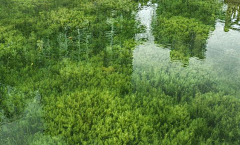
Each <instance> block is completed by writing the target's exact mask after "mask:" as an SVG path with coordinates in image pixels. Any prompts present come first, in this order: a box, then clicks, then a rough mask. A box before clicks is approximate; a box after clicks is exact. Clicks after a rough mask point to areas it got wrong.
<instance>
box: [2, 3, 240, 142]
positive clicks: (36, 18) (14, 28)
mask: <svg viewBox="0 0 240 145" xmlns="http://www.w3.org/2000/svg"><path fill="white" fill-rule="evenodd" d="M205 1H206V0H205ZM145 2H146V1H145ZM166 3H167V2H166ZM209 3H211V5H210V6H209V5H208V3H207V4H206V3H204V1H198V2H194V4H195V5H196V6H195V7H199V5H200V6H201V5H204V6H205V5H207V6H209V7H207V8H206V10H205V9H204V10H205V11H206V12H208V13H207V14H206V15H208V16H209V14H211V16H212V17H211V18H206V17H198V16H196V17H193V16H189V13H186V14H185V13H184V14H182V15H178V16H173V15H175V14H176V13H175V12H172V13H171V14H167V15H169V16H166V17H165V14H163V15H159V18H158V20H156V22H155V23H154V29H155V32H154V34H155V35H156V38H157V40H156V41H157V42H159V43H160V44H164V45H165V44H168V43H173V41H175V42H176V43H174V45H175V46H176V47H178V46H179V47H178V48H176V49H174V50H172V51H173V52H174V51H176V52H174V54H171V57H174V58H176V59H182V57H181V55H182V54H184V55H186V57H187V58H186V59H189V57H192V56H196V57H199V58H204V56H203V55H199V51H200V50H199V49H200V48H201V49H203V48H202V46H203V45H205V43H206V39H207V37H208V32H209V30H210V29H212V28H213V25H214V24H213V23H214V20H215V16H214V14H215V13H216V12H215V11H217V10H216V9H218V5H217V4H216V5H215V3H214V4H212V3H213V1H211V2H209ZM137 5H138V3H137V2H136V1H133V0H92V1H88V0H62V1H56V0H2V1H1V5H0V11H1V13H0V18H1V21H0V74H1V75H0V115H1V118H0V124H1V127H0V144H5V145H12V144H13V145H15V144H16V145H21V144H23V145H27V144H29V145H55V144H60V145H61V144H62V145H65V144H70V145H75V144H100V145H101V144H143V145H145V144H169V145H175V144H176V145H177V144H239V143H240V140H239V139H240V128H239V122H240V108H239V106H240V100H239V98H237V97H236V90H237V88H235V87H236V86H235V87H234V86H229V85H226V84H225V83H221V81H219V83H218V84H215V82H216V81H215V80H219V78H213V79H209V74H211V72H210V71H209V70H208V69H207V68H205V69H198V66H195V68H193V69H191V68H188V69H186V70H185V68H184V67H181V65H176V64H172V65H171V66H167V65H164V64H155V63H151V64H150V66H149V65H145V66H141V65H140V63H143V62H137V63H136V64H135V66H134V67H135V68H136V69H134V70H133V64H132V62H133V58H132V57H133V49H134V48H135V47H136V45H137V42H135V40H134V36H135V34H136V33H139V32H140V31H141V30H139V29H137V28H138V27H136V26H137V25H139V24H138V22H136V20H135V19H134V18H135V15H134V14H135V13H136V11H135V10H136V8H137ZM166 6H170V5H166ZM172 6H173V8H171V9H174V8H175V5H172ZM184 6H185V5H183V6H182V7H184ZM189 6H190V7H193V5H192V3H189ZM211 6H214V7H211ZM200 8H203V7H200ZM161 9H162V8H161V7H159V10H158V11H162V12H163V11H165V10H161ZM182 10H184V9H182ZM196 13H197V14H199V13H202V11H197V12H196ZM206 20H207V21H206ZM158 22H161V24H159V23H158ZM169 23H171V25H170V24H169ZM167 27H171V28H168V29H165V28H167ZM157 28H159V29H157ZM173 28H174V29H175V31H174V32H172V31H171V29H173ZM178 28H179V30H178ZM189 28H191V34H190V32H186V34H185V33H182V31H184V30H185V29H189ZM180 29H181V30H180ZM173 33H174V34H173ZM157 34H159V36H157ZM166 34H168V35H166ZM165 35H166V36H169V37H171V38H169V39H168V38H166V39H160V38H162V37H163V36H164V37H165ZM190 35H191V36H192V35H194V40H193V41H194V44H193V45H191V46H192V47H193V48H194V49H193V50H192V55H189V52H188V51H189V50H186V49H185V48H186V46H189V44H188V41H189V40H190V39H192V38H188V36H190ZM182 40H183V41H182ZM174 45H173V46H174ZM195 49H196V50H195ZM179 50H182V51H184V53H182V52H178V51H179ZM185 51H187V52H185ZM195 51H196V52H195ZM201 51H202V50H201ZM146 61H147V60H146ZM151 66H154V67H151ZM149 68H151V69H149ZM196 69H197V70H198V72H195V70H196ZM179 70H183V71H180V72H179ZM176 72H179V73H176ZM213 75H214V74H213ZM177 76H180V77H179V78H178V77H177ZM210 76H212V75H210ZM186 78H187V79H186ZM239 80H240V79H239Z"/></svg>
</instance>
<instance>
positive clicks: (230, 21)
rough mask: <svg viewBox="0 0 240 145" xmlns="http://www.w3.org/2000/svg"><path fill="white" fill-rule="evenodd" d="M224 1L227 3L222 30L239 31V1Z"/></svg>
mask: <svg viewBox="0 0 240 145" xmlns="http://www.w3.org/2000/svg"><path fill="white" fill-rule="evenodd" d="M224 2H225V3H226V4H227V11H226V16H225V27H224V31H225V32H228V31H229V29H233V30H238V31H240V21H239V20H240V13H239V12H240V2H239V1H237V0H225V1H224Z"/></svg>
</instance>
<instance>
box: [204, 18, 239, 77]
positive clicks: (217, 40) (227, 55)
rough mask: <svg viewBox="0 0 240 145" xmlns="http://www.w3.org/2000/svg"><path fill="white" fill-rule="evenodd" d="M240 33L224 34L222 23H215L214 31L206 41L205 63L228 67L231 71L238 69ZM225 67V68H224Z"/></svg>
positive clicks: (230, 31) (231, 31)
mask: <svg viewBox="0 0 240 145" xmlns="http://www.w3.org/2000/svg"><path fill="white" fill-rule="evenodd" d="M239 38H240V32H239V31H235V30H229V32H224V23H221V22H217V23H216V27H215V30H214V31H213V32H212V34H211V36H210V37H209V39H208V44H207V52H206V62H211V63H214V64H215V65H217V66H219V65H220V66H221V65H228V67H229V66H232V67H233V68H232V69H237V68H239V67H240V41H239V40H240V39H239ZM224 67H226V66H224ZM239 74H240V73H239Z"/></svg>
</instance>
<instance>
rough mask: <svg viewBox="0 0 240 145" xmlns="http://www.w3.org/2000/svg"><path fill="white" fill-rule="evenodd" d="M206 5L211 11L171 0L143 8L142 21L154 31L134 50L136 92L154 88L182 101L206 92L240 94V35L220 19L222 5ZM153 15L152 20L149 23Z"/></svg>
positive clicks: (139, 14)
mask: <svg viewBox="0 0 240 145" xmlns="http://www.w3.org/2000/svg"><path fill="white" fill-rule="evenodd" d="M194 4H197V5H198V6H199V7H198V8H196V7H195V8H194ZM205 4H208V6H209V8H206V7H205V6H204V5H201V4H199V3H198V2H192V3H184V2H175V3H174V2H170V1H164V2H161V3H158V4H157V6H158V7H157V8H156V7H155V6H156V5H155V4H152V5H148V6H144V7H142V9H141V10H140V11H139V12H138V15H137V19H140V20H141V21H142V24H143V25H145V26H146V27H147V26H148V25H149V23H151V26H152V28H153V29H149V28H148V27H147V28H148V29H147V31H146V33H145V34H147V35H143V34H139V35H137V36H138V37H137V38H139V36H142V37H144V38H146V36H148V37H147V38H148V41H146V42H145V43H143V44H142V45H139V46H138V47H137V48H136V49H135V51H134V60H133V69H134V73H133V84H134V87H135V91H137V92H139V91H140V92H141V90H143V91H150V90H149V88H152V89H153V90H154V89H157V90H161V91H163V92H164V93H165V94H168V95H170V96H176V97H179V98H180V96H181V97H184V96H195V95H196V94H197V93H207V92H215V93H218V92H224V93H225V94H231V95H234V96H238V95H239V91H238V89H239V88H240V86H239V85H240V81H239V80H240V78H239V75H238V74H239V73H240V69H239V68H240V63H239V62H240V59H239V57H238V56H239V55H240V54H239V52H240V50H239V46H240V44H239V41H238V38H240V33H239V32H238V31H235V30H234V29H233V30H230V31H229V32H228V33H225V32H224V22H221V21H220V20H218V19H217V13H218V12H220V11H221V9H222V8H221V6H222V4H221V3H212V4H209V3H205ZM178 6H179V7H181V8H182V9H184V11H187V12H188V13H183V10H181V9H179V8H178ZM188 7H191V9H190V10H188V9H187V8H188ZM205 12H206V13H205ZM149 14H152V15H151V17H152V18H146V16H149ZM147 20H149V21H148V22H146V21H147ZM151 20H152V21H151ZM204 20H207V21H204ZM150 21H151V22H150ZM152 39H153V40H155V41H151V40H152ZM166 48H169V49H166ZM183 66H187V67H183ZM142 86H144V87H142ZM146 88H148V89H146ZM153 90H152V91H153Z"/></svg>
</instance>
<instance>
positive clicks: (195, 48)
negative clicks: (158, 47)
mask: <svg viewBox="0 0 240 145" xmlns="http://www.w3.org/2000/svg"><path fill="white" fill-rule="evenodd" d="M219 9H220V4H219V3H217V2H216V1H214V0H208V1H207V0H199V1H181V0H178V1H174V2H173V1H171V0H166V1H162V2H159V7H158V10H157V15H158V17H157V19H156V20H155V21H154V23H153V27H154V32H153V34H154V36H155V38H156V42H157V43H158V44H162V45H164V46H170V48H171V50H172V51H171V52H170V56H171V59H172V60H181V61H182V63H183V64H184V65H187V64H188V60H189V58H190V57H197V58H199V59H204V58H205V51H206V49H205V46H206V40H207V38H208V35H209V31H210V30H211V29H213V27H214V23H215V20H216V18H217V17H216V15H217V13H218V10H219Z"/></svg>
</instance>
